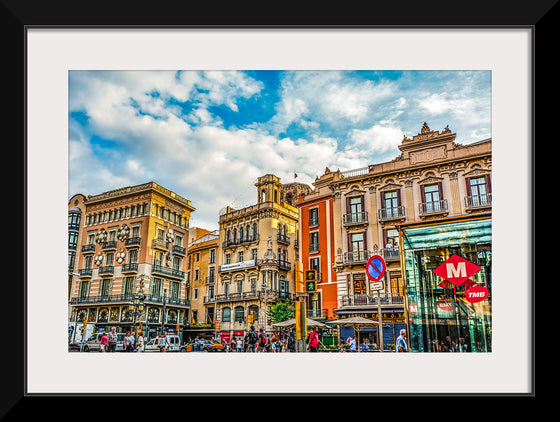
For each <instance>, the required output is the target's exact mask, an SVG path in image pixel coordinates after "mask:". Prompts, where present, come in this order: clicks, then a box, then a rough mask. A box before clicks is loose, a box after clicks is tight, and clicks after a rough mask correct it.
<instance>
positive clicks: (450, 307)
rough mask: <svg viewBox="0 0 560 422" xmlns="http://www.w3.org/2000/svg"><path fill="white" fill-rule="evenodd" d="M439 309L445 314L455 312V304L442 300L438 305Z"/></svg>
mask: <svg viewBox="0 0 560 422" xmlns="http://www.w3.org/2000/svg"><path fill="white" fill-rule="evenodd" d="M437 307H438V308H439V309H441V310H442V311H445V312H451V311H453V304H452V303H451V301H450V300H448V299H446V300H440V301H439V302H438V303H437Z"/></svg>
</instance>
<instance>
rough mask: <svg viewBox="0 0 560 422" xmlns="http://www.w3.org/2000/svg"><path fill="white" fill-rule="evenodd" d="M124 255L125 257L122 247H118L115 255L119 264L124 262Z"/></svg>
mask: <svg viewBox="0 0 560 422" xmlns="http://www.w3.org/2000/svg"><path fill="white" fill-rule="evenodd" d="M125 257H126V252H125V251H124V248H120V249H119V251H118V252H117V256H116V258H117V262H118V263H119V264H122V263H123V262H124V259H125Z"/></svg>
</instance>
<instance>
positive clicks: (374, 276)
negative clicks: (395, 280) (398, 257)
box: [366, 255, 385, 281]
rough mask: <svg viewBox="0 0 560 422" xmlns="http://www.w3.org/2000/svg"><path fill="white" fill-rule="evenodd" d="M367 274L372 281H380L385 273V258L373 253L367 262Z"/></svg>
mask: <svg viewBox="0 0 560 422" xmlns="http://www.w3.org/2000/svg"><path fill="white" fill-rule="evenodd" d="M366 274H367V276H368V278H369V279H370V280H371V281H378V280H381V279H382V278H383V276H384V275H385V260H384V259H383V258H382V257H380V256H379V255H373V256H372V257H371V258H370V259H369V260H368V262H367V264H366Z"/></svg>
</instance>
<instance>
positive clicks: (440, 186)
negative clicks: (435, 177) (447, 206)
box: [437, 182, 443, 201]
mask: <svg viewBox="0 0 560 422" xmlns="http://www.w3.org/2000/svg"><path fill="white" fill-rule="evenodd" d="M437 188H438V192H439V200H440V201H443V185H442V183H441V182H438V184H437Z"/></svg>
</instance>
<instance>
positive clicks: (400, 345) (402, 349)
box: [395, 328, 408, 353]
mask: <svg viewBox="0 0 560 422" xmlns="http://www.w3.org/2000/svg"><path fill="white" fill-rule="evenodd" d="M395 352H397V353H406V352H408V349H407V347H406V330H405V329H404V328H403V329H401V335H400V336H398V337H397V347H396V348H395Z"/></svg>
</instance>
